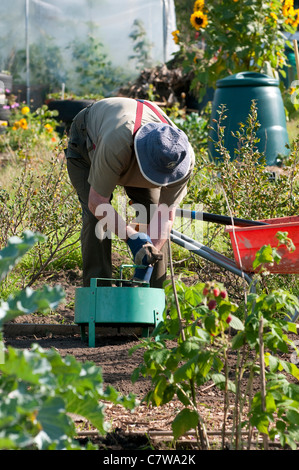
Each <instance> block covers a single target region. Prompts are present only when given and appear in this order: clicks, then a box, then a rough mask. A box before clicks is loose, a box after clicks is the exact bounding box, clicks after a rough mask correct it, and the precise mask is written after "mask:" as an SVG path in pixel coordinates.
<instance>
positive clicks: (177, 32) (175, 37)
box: [171, 29, 180, 44]
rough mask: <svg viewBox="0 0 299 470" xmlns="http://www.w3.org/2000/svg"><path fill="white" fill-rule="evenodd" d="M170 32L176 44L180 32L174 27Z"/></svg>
mask: <svg viewBox="0 0 299 470" xmlns="http://www.w3.org/2000/svg"><path fill="white" fill-rule="evenodd" d="M171 34H172V36H173V40H174V42H175V43H176V44H178V43H179V41H180V38H179V35H180V32H179V30H178V29H176V30H175V31H172V33H171Z"/></svg>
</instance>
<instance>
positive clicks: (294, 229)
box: [170, 209, 299, 321]
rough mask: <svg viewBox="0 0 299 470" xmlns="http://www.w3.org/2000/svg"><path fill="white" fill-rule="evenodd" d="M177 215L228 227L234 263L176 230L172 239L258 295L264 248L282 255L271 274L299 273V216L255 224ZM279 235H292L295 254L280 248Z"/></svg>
mask: <svg viewBox="0 0 299 470" xmlns="http://www.w3.org/2000/svg"><path fill="white" fill-rule="evenodd" d="M176 215H177V216H178V217H186V218H190V219H193V220H195V219H197V220H202V221H206V222H214V223H220V224H223V225H226V229H225V230H226V232H228V233H229V235H230V239H231V243H232V247H233V253H234V260H232V259H230V258H228V257H227V256H224V255H222V254H220V253H218V252H217V251H215V250H212V249H211V248H208V247H207V246H205V245H203V244H201V243H200V242H198V241H195V240H193V239H192V238H190V237H188V236H187V235H184V234H183V233H180V232H178V231H176V230H174V229H173V230H172V231H171V235H170V238H171V241H172V242H174V243H176V244H177V245H180V246H182V247H183V248H186V249H187V250H189V251H191V252H193V253H195V254H197V255H198V256H200V257H201V258H204V259H205V260H207V261H210V262H212V263H214V264H216V265H218V266H220V267H222V268H225V269H226V270H228V271H230V272H232V273H233V274H235V275H237V276H240V277H242V278H243V279H245V280H246V281H247V283H248V284H249V286H250V288H251V291H254V283H253V275H254V269H253V266H252V264H253V261H254V259H255V256H256V253H257V251H258V250H259V249H260V248H262V246H264V245H271V246H272V247H273V248H276V249H277V251H278V252H279V254H280V255H281V261H280V263H279V264H274V265H273V266H272V265H269V266H268V265H266V268H267V269H268V271H269V272H271V273H277V274H298V273H299V216H292V217H281V218H276V219H266V220H259V221H252V220H246V219H237V218H231V217H228V216H218V215H216V214H208V213H204V212H196V211H189V210H184V209H177V212H176ZM277 232H287V233H288V237H289V238H290V239H291V240H292V242H293V244H294V245H295V250H294V251H293V252H290V251H288V250H287V248H286V247H285V246H284V245H281V246H279V247H277V246H278V239H277V238H276V234H277ZM298 316H299V312H296V313H295V314H294V315H293V317H292V319H291V321H294V320H296V318H297V317H298Z"/></svg>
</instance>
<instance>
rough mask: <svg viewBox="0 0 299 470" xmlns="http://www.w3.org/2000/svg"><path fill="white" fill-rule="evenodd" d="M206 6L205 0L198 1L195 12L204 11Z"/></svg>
mask: <svg viewBox="0 0 299 470" xmlns="http://www.w3.org/2000/svg"><path fill="white" fill-rule="evenodd" d="M204 6H205V0H196V2H195V3H194V6H193V11H198V10H202V9H203V7H204Z"/></svg>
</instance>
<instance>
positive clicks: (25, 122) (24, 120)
mask: <svg viewBox="0 0 299 470" xmlns="http://www.w3.org/2000/svg"><path fill="white" fill-rule="evenodd" d="M19 125H20V127H21V128H22V129H28V124H27V121H26V119H24V118H23V119H20V121H19Z"/></svg>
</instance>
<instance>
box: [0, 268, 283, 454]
mask: <svg viewBox="0 0 299 470" xmlns="http://www.w3.org/2000/svg"><path fill="white" fill-rule="evenodd" d="M43 282H46V283H47V284H48V285H55V284H60V285H62V287H63V288H64V290H65V293H66V299H65V301H64V302H63V303H62V304H61V305H60V306H59V308H58V309H57V311H56V312H54V313H52V314H51V315H47V316H43V315H41V314H34V315H30V316H22V317H18V318H17V319H16V320H14V321H13V322H11V323H10V324H8V325H7V328H6V329H5V330H4V333H5V334H4V341H5V343H6V345H11V346H13V347H16V348H22V349H23V348H24V349H27V348H30V347H31V345H32V343H38V344H39V345H40V346H41V347H43V348H55V349H56V350H58V351H59V353H60V354H61V356H62V357H65V356H66V355H72V356H74V357H75V358H76V359H77V360H79V361H82V362H85V361H92V362H94V363H95V364H97V365H98V366H100V367H101V369H102V375H103V380H104V383H105V384H106V385H112V386H113V387H114V388H115V389H117V390H118V391H119V392H121V393H122V394H124V395H127V394H129V393H134V394H135V395H136V397H137V398H138V399H140V400H141V404H140V405H139V406H138V408H137V409H136V410H135V411H134V412H133V413H132V412H130V411H126V410H124V409H123V408H122V407H120V406H115V405H111V404H110V403H107V406H106V419H107V421H109V422H110V423H111V424H112V429H113V432H112V433H109V434H108V435H107V436H105V437H99V436H98V434H97V433H96V432H95V430H93V429H92V428H91V426H90V424H89V423H87V422H86V421H85V420H84V419H82V417H80V416H74V417H73V419H74V421H75V423H76V428H77V429H78V438H79V439H80V440H81V441H82V442H83V443H84V442H86V440H87V439H90V440H92V441H93V442H95V443H97V444H98V445H99V449H105V450H107V449H110V450H121V449H126V450H132V449H146V448H149V446H151V448H153V447H154V448H156V449H169V448H174V446H175V448H176V449H178V448H185V449H193V448H195V449H196V448H197V447H196V444H195V436H194V433H189V434H187V435H186V436H185V437H184V438H182V439H181V440H180V441H179V442H178V443H176V444H174V443H173V442H172V437H171V423H172V421H173V419H174V418H175V416H176V415H177V413H178V411H179V410H180V409H181V406H182V405H181V404H180V402H179V401H172V402H171V403H169V404H167V405H163V406H161V407H158V408H157V407H152V406H147V405H146V404H145V403H144V402H142V399H143V398H144V396H145V395H146V393H147V392H148V391H149V390H150V382H149V380H148V379H139V380H138V381H137V382H136V383H135V384H133V383H132V380H131V377H132V373H133V371H134V369H135V368H136V367H137V366H138V365H139V364H140V362H142V355H143V351H142V350H140V349H139V350H137V352H135V353H134V354H133V355H129V350H130V349H131V348H132V347H133V346H134V345H136V344H138V343H139V341H140V336H141V329H140V328H139V329H138V328H120V329H117V328H98V329H97V330H96V332H97V335H96V344H95V347H94V348H90V347H89V346H88V342H87V341H83V340H82V338H81V335H80V329H79V327H78V326H76V325H74V295H75V289H76V288H77V287H80V286H81V273H80V272H79V271H78V272H77V271H67V272H61V273H59V274H57V273H55V274H53V275H49V276H48V277H47V279H45V280H43ZM290 354H291V352H290ZM287 359H288V358H287ZM229 360H230V368H231V369H232V370H233V369H234V364H235V356H234V355H232V356H231V357H230V359H229ZM256 386H257V387H259V384H256ZM198 398H199V401H200V403H202V405H200V410H199V411H200V412H201V414H202V416H203V417H204V419H205V422H206V426H207V432H208V435H209V439H210V443H212V445H214V444H213V443H215V446H216V447H217V448H219V447H220V446H221V429H222V425H223V409H224V404H223V393H222V392H221V391H219V390H218V389H217V388H216V387H214V386H213V384H209V383H208V384H205V385H204V386H203V387H201V388H200V389H199V397H198ZM233 399H234V397H233V396H231V402H230V408H229V412H228V417H227V421H226V422H227V429H228V430H229V428H230V427H231V426H230V425H231V424H232V418H233V410H234V401H233ZM227 445H228V446H229V442H228V443H227ZM276 447H278V448H279V444H278V445H277V446H276Z"/></svg>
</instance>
